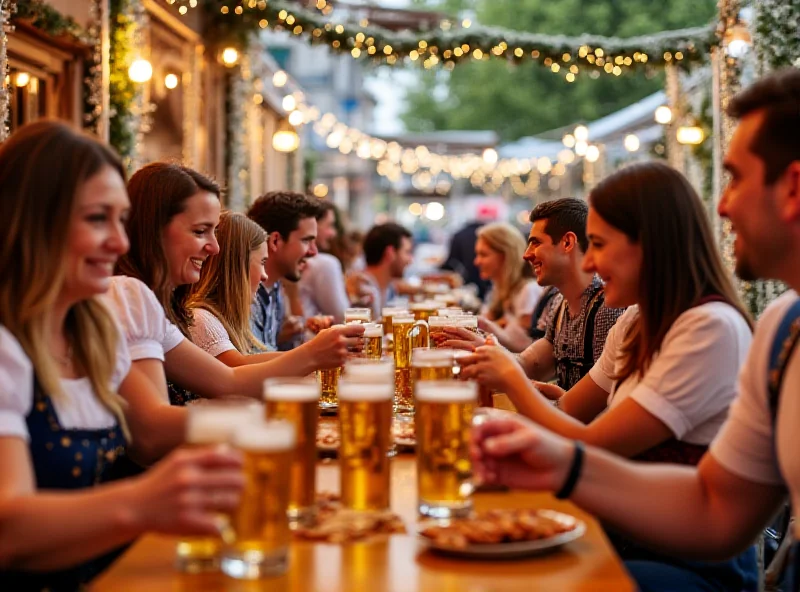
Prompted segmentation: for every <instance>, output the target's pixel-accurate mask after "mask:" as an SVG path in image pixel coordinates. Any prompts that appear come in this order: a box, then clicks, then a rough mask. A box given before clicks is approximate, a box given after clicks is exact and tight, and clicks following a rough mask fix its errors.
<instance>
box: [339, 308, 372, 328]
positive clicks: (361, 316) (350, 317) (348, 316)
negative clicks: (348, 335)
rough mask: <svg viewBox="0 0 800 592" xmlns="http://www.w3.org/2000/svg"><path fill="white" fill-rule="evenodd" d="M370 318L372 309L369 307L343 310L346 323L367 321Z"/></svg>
mask: <svg viewBox="0 0 800 592" xmlns="http://www.w3.org/2000/svg"><path fill="white" fill-rule="evenodd" d="M371 320H372V310H371V309H369V308H348V309H346V310H345V311H344V322H345V324H346V323H369V322H370V321H371Z"/></svg>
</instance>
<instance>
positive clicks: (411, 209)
mask: <svg viewBox="0 0 800 592" xmlns="http://www.w3.org/2000/svg"><path fill="white" fill-rule="evenodd" d="M408 213H409V214H411V215H412V216H421V215H422V204H419V203H417V202H414V203H412V204H411V205H410V206H408Z"/></svg>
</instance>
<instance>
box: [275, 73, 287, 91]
mask: <svg viewBox="0 0 800 592" xmlns="http://www.w3.org/2000/svg"><path fill="white" fill-rule="evenodd" d="M287 82H289V76H288V75H287V74H286V72H284V71H283V70H278V71H277V72H275V74H273V75H272V85H273V86H275V87H276V88H281V87H283V86H285V85H286V83H287Z"/></svg>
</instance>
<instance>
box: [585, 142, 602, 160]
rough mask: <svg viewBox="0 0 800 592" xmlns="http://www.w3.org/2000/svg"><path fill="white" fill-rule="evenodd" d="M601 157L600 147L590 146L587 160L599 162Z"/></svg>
mask: <svg viewBox="0 0 800 592" xmlns="http://www.w3.org/2000/svg"><path fill="white" fill-rule="evenodd" d="M599 158H600V148H598V147H597V146H589V147H588V148H587V149H586V160H588V161H589V162H597V161H598V160H599Z"/></svg>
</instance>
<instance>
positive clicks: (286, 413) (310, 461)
mask: <svg viewBox="0 0 800 592" xmlns="http://www.w3.org/2000/svg"><path fill="white" fill-rule="evenodd" d="M319 396H320V387H319V384H318V383H317V382H316V381H314V380H313V379H308V378H270V379H268V380H265V381H264V399H265V401H266V417H267V419H282V420H284V421H288V422H289V423H291V424H292V425H293V426H294V429H295V434H296V436H297V447H296V449H295V456H294V460H293V461H292V475H291V487H290V494H289V495H290V497H289V518H290V519H291V520H297V521H302V520H305V519H307V518H309V517H310V516H311V515H313V513H314V505H315V503H316V491H317V419H318V417H319V413H318V411H317V405H318V402H319Z"/></svg>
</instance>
